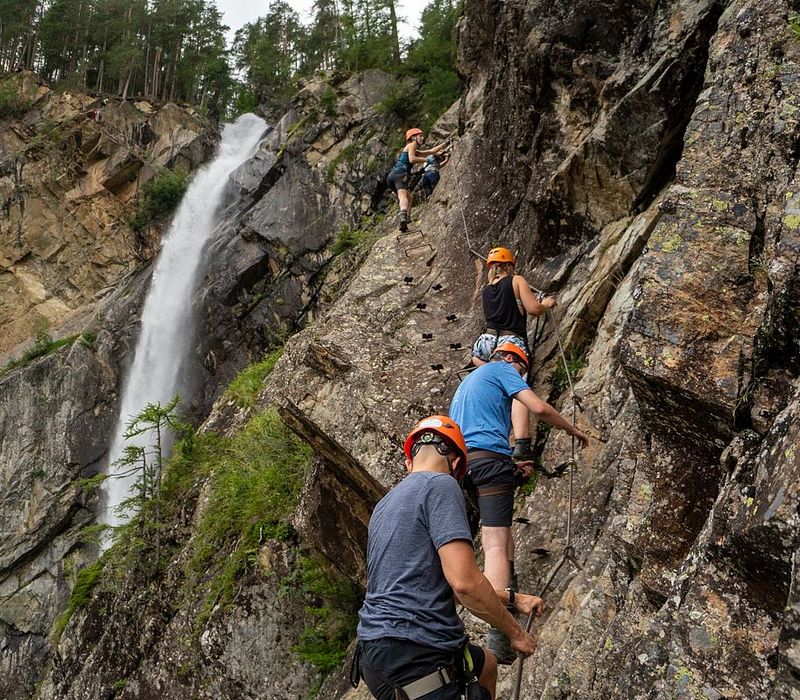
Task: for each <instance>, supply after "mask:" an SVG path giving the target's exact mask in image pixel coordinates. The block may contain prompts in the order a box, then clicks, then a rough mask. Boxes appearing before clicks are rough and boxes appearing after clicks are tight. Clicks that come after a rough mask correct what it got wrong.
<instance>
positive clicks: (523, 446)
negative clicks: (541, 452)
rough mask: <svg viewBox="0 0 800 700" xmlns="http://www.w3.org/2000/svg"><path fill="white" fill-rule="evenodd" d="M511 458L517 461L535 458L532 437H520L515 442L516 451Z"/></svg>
mask: <svg viewBox="0 0 800 700" xmlns="http://www.w3.org/2000/svg"><path fill="white" fill-rule="evenodd" d="M511 459H513V460H514V461H515V462H530V461H532V460H533V446H532V445H531V439H530V438H520V439H519V440H517V441H516V442H515V443H514V453H513V454H512V455H511Z"/></svg>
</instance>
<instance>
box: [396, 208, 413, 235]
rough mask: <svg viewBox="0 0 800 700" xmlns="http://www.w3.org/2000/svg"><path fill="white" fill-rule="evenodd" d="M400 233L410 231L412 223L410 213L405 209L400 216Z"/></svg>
mask: <svg viewBox="0 0 800 700" xmlns="http://www.w3.org/2000/svg"><path fill="white" fill-rule="evenodd" d="M398 221H399V226H400V231H401V232H403V233H405V232H406V231H408V224H409V223H410V222H411V217H410V216H409V215H408V212H407V211H406V210H405V209H401V210H400V216H399V217H398Z"/></svg>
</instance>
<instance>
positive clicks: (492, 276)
mask: <svg viewBox="0 0 800 700" xmlns="http://www.w3.org/2000/svg"><path fill="white" fill-rule="evenodd" d="M503 275H508V276H509V277H513V276H514V263H512V262H500V263H492V264H491V265H489V273H488V277H489V284H492V282H494V281H495V280H496V279H497V278H498V277H502V276H503Z"/></svg>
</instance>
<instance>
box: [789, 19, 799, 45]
mask: <svg viewBox="0 0 800 700" xmlns="http://www.w3.org/2000/svg"><path fill="white" fill-rule="evenodd" d="M789 30H790V31H791V33H792V36H793V37H794V38H795V39H797V40H798V41H800V14H798V13H796V12H793V13H792V14H791V15H790V16H789Z"/></svg>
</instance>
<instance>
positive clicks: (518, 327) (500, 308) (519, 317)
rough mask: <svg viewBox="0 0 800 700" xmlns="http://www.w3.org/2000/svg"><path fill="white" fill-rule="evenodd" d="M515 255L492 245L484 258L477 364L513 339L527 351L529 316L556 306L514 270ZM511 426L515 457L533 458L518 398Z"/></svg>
mask: <svg viewBox="0 0 800 700" xmlns="http://www.w3.org/2000/svg"><path fill="white" fill-rule="evenodd" d="M515 265H516V258H515V257H514V254H513V253H512V252H511V251H510V250H509V249H508V248H492V250H490V251H489V256H488V257H487V259H486V267H487V268H488V269H489V274H488V277H489V279H488V283H487V285H486V286H485V287H484V288H483V292H482V293H481V299H482V301H483V315H484V317H485V319H486V326H485V327H484V329H483V333H481V335H480V336H479V337H478V339H477V340H476V341H475V344H474V345H473V346H472V364H473V365H475V366H476V367H478V366H480V365H484V364H486V363H487V362H488V361H489V358H490V357H491V356H492V353H493V352H494V350H495V348H496V347H497V346H498V345H501V344H502V343H514V345H516V346H518V347H519V348H521V349H522V350H524V351H525V353H526V354H528V355H530V351H529V349H528V331H527V323H528V316H529V315H530V316H541V315H543V314H544V313H545V312H546V311H547V310H548V309H551V308H553V307H554V306H555V304H556V300H555V299H554V298H553V297H545V298H544V299H543V300H542V301H541V302H540V301H539V300H538V299H537V298H536V295H535V294H534V293H533V291H532V290H531V288H530V285H529V284H528V283H527V281H526V280H525V278H524V277H523V276H522V275H517V274H515ZM511 423H512V426H513V430H514V440H515V444H514V459H515V460H516V461H518V462H527V461H530V460H532V459H533V450H532V447H531V433H530V420H529V415H528V409H527V408H525V406H523V405H522V404H521V403H520V402H519V401H514V403H513V405H512V407H511Z"/></svg>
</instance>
